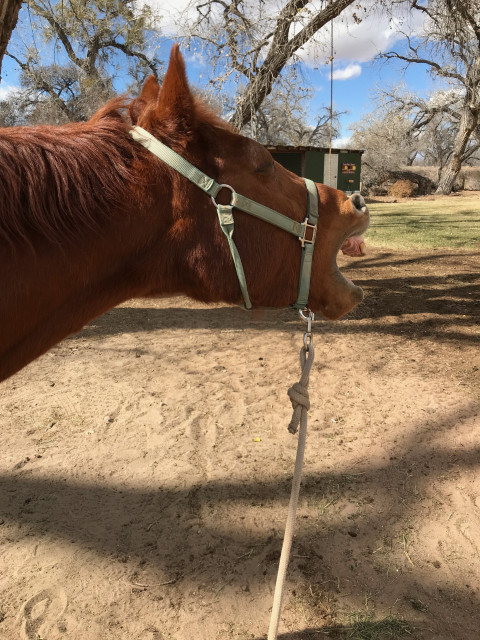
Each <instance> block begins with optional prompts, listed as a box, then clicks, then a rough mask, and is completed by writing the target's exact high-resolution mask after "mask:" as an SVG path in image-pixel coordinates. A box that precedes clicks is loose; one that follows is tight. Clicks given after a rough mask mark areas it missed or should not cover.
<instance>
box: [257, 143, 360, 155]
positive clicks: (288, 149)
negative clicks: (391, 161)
mask: <svg viewBox="0 0 480 640" xmlns="http://www.w3.org/2000/svg"><path fill="white" fill-rule="evenodd" d="M265 146H266V148H267V149H268V150H269V151H270V152H273V153H276V152H281V153H295V152H298V151H321V152H323V153H330V149H329V148H328V147H308V146H298V147H295V146H293V145H271V144H266V145H265ZM332 153H359V154H362V153H365V149H332Z"/></svg>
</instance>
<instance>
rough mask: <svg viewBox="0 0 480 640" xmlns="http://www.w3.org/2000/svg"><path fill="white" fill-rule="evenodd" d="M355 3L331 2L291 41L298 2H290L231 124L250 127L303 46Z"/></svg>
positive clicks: (332, 0)
mask: <svg viewBox="0 0 480 640" xmlns="http://www.w3.org/2000/svg"><path fill="white" fill-rule="evenodd" d="M354 1H355V0H331V1H330V3H329V4H328V5H327V6H326V7H325V8H324V9H322V10H320V11H318V12H317V13H316V14H315V15H314V16H313V18H312V19H311V20H310V22H309V23H308V24H307V25H306V26H305V27H304V28H303V29H302V30H301V31H300V32H298V33H297V34H296V35H294V36H293V37H292V38H291V39H290V40H289V39H288V33H289V30H290V27H291V25H292V23H293V16H292V15H291V14H290V12H291V9H292V6H293V4H295V3H293V4H292V2H289V3H287V6H286V7H285V9H284V11H282V12H281V14H280V16H279V19H278V22H277V29H276V31H275V35H274V37H273V39H272V43H271V45H270V49H269V51H268V53H267V55H266V57H265V60H264V62H263V64H262V66H261V67H260V69H259V70H258V71H257V73H256V75H254V76H253V77H252V78H251V80H250V82H249V83H248V85H247V87H246V89H245V91H244V92H243V94H242V97H241V99H240V102H239V103H238V105H237V108H236V111H235V113H234V114H233V115H232V116H231V118H230V120H229V122H230V124H232V125H233V126H234V127H235V128H237V129H241V128H242V127H244V126H245V125H246V124H248V123H249V122H250V120H251V119H252V117H253V115H254V113H255V112H256V111H257V110H258V109H259V107H260V106H261V104H262V102H263V101H264V99H265V98H266V97H267V96H268V95H269V94H270V92H271V91H272V88H273V85H274V83H275V80H276V79H277V78H278V76H279V75H280V73H281V71H282V69H283V68H284V66H285V65H286V64H287V63H288V61H289V60H290V58H291V57H292V56H293V55H294V54H295V53H296V52H297V51H298V49H300V47H302V46H303V45H304V44H305V43H307V42H308V41H309V40H310V38H311V37H312V36H314V35H315V33H317V31H319V30H320V29H321V28H322V27H324V26H325V25H326V24H328V23H329V22H330V21H331V20H333V19H334V18H336V17H337V16H338V15H340V13H342V11H343V10H344V9H346V8H347V7H348V6H349V5H351V4H353V2H354ZM306 4H307V3H306V2H301V1H300V0H299V2H298V3H296V7H297V9H296V10H300V8H301V7H302V6H304V5H306Z"/></svg>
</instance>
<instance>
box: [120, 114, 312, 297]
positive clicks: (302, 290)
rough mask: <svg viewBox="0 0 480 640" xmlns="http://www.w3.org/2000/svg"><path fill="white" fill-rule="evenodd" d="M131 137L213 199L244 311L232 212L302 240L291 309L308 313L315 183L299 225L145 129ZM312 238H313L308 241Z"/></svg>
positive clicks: (308, 182) (308, 183) (244, 289)
mask: <svg viewBox="0 0 480 640" xmlns="http://www.w3.org/2000/svg"><path fill="white" fill-rule="evenodd" d="M130 135H131V136H132V138H133V139H134V140H136V141H137V142H139V143H140V144H142V145H143V146H144V147H145V148H146V149H148V150H149V151H150V152H151V153H153V154H154V155H155V156H157V158H160V160H163V162H165V163H166V164H168V165H169V166H170V167H172V169H175V170H176V171H178V173H180V174H181V175H182V176H184V177H185V178H187V179H188V180H190V182H193V184H196V185H197V187H199V188H200V189H202V191H205V193H207V194H208V195H209V196H211V198H212V202H213V204H214V205H215V207H216V208H217V213H218V219H219V221H220V226H221V228H222V231H223V233H224V234H225V236H226V237H227V240H228V245H229V247H230V251H231V254H232V258H233V263H234V265H235V269H236V272H237V277H238V282H239V284H240V289H241V291H242V295H243V299H244V301H245V308H246V309H252V303H251V302H250V296H249V295H248V289H247V283H246V280H245V272H244V270H243V265H242V260H241V258H240V254H239V253H238V249H237V247H236V245H235V242H234V240H233V231H234V220H233V209H240V210H241V211H244V212H245V213H249V214H251V215H252V216H255V217H256V218H260V219H261V220H265V221H266V222H269V223H270V224H273V225H275V226H276V227H280V229H283V230H284V231H287V232H288V233H292V234H293V235H294V236H296V237H297V238H298V239H299V240H300V244H301V246H302V258H301V263H300V276H299V282H298V295H297V300H296V301H295V302H294V303H293V304H292V305H291V306H292V307H293V308H294V309H305V308H306V307H307V303H308V293H309V290H310V277H311V272H312V258H313V247H314V244H315V237H316V235H317V221H318V192H317V187H316V185H315V183H314V182H313V180H309V179H308V178H304V180H305V185H306V187H307V194H308V203H307V216H306V218H305V220H304V221H303V222H297V221H296V220H292V219H291V218H288V217H287V216H285V215H283V214H282V213H279V212H278V211H275V210H274V209H270V208H269V207H266V206H264V205H263V204H260V203H258V202H255V200H250V198H246V197H245V196H242V195H240V194H239V193H237V192H236V191H235V190H234V189H233V188H232V187H231V186H230V185H228V184H219V183H218V182H215V180H214V179H213V178H210V177H209V176H207V175H206V174H205V173H203V171H200V169H197V167H195V166H194V165H193V164H191V163H190V162H188V160H185V158H183V157H182V156H181V155H179V154H178V153H176V152H175V151H173V149H170V147H167V146H166V145H165V144H163V142H160V140H157V138H155V137H154V136H152V134H151V133H149V132H148V131H145V129H142V127H137V126H135V127H132V129H131V130H130ZM222 189H229V190H230V192H231V198H230V204H218V202H217V201H216V197H217V195H218V194H219V192H220V191H221V190H222ZM307 234H309V236H310V237H307Z"/></svg>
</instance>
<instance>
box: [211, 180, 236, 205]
mask: <svg viewBox="0 0 480 640" xmlns="http://www.w3.org/2000/svg"><path fill="white" fill-rule="evenodd" d="M222 189H230V191H231V192H232V195H231V198H230V203H229V204H228V205H224V206H230V207H231V206H232V203H233V196H234V195H235V194H236V191H235V189H234V188H233V187H231V186H230V185H229V184H221V185H220V189H219V191H218V193H220V191H221V190H222ZM218 193H217V195H216V196H210V197H211V198H212V202H213V204H214V205H215V206H216V207H218V202H217V201H216V200H215V198H216V197H217V196H218Z"/></svg>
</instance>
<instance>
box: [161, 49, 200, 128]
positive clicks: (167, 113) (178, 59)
mask: <svg viewBox="0 0 480 640" xmlns="http://www.w3.org/2000/svg"><path fill="white" fill-rule="evenodd" d="M156 112H157V116H158V117H161V118H162V119H168V120H170V119H172V120H174V121H175V122H176V124H177V126H178V128H179V129H183V130H188V129H190V128H191V127H192V125H193V121H194V115H195V101H194V97H193V94H192V92H191V90H190V87H189V85H188V80H187V73H186V71H185V62H184V59H183V56H182V54H181V53H180V49H179V46H178V44H175V45H173V48H172V52H171V53H170V62H169V63H168V69H167V73H166V74H165V78H164V80H163V83H162V86H161V87H160V92H159V94H158V101H157V109H156Z"/></svg>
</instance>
